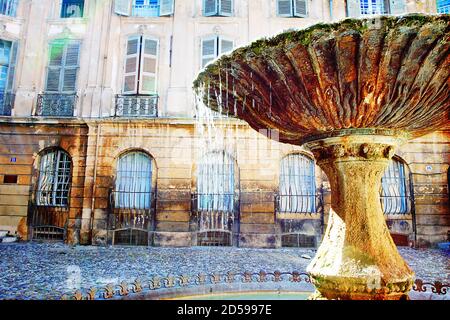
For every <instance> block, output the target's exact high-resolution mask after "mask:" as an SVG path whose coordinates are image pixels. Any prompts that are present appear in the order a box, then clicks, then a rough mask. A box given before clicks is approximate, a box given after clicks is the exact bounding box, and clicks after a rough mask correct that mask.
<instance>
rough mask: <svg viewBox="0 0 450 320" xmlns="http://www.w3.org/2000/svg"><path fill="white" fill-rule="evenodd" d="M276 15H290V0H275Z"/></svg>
mask: <svg viewBox="0 0 450 320" xmlns="http://www.w3.org/2000/svg"><path fill="white" fill-rule="evenodd" d="M277 15H278V16H280V17H292V0H277Z"/></svg>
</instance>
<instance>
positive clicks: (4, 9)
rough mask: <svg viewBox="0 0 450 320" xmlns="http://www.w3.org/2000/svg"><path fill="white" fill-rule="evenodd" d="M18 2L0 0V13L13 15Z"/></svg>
mask: <svg viewBox="0 0 450 320" xmlns="http://www.w3.org/2000/svg"><path fill="white" fill-rule="evenodd" d="M18 2H19V0H0V14H3V15H5V16H11V17H15V16H16V11H17V3H18Z"/></svg>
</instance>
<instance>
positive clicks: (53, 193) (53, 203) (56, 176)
mask: <svg viewBox="0 0 450 320" xmlns="http://www.w3.org/2000/svg"><path fill="white" fill-rule="evenodd" d="M50 154H55V156H54V159H53V163H51V169H50V170H46V169H45V168H44V165H45V162H44V161H46V159H47V157H49V155H50ZM62 157H64V159H61V158H62ZM61 163H63V164H64V163H66V164H68V167H63V168H62V169H61V168H60V166H59V165H60V164H61ZM61 171H62V173H61ZM38 173H39V174H38V177H37V190H36V192H35V199H36V205H37V206H39V207H61V208H68V207H70V198H71V189H72V173H73V160H72V157H71V156H70V154H69V153H68V152H66V151H65V150H63V149H60V148H54V149H47V150H44V151H42V152H41V155H40V156H39V167H38ZM49 173H50V174H51V175H52V179H53V181H52V182H51V184H49V185H50V189H49V190H42V188H43V184H44V183H45V180H46V175H47V176H48V175H49ZM61 176H62V179H63V182H62V183H61V184H63V185H65V186H66V188H63V189H62V190H61V189H60V188H59V184H60V177H61ZM64 178H67V180H64ZM47 179H48V178H47ZM44 191H45V192H48V193H49V194H50V201H43V200H42V192H44ZM58 192H61V193H64V194H65V196H61V197H59V199H60V200H61V201H60V203H57V202H58V201H57V200H58V197H57V193H58ZM64 200H65V201H64Z"/></svg>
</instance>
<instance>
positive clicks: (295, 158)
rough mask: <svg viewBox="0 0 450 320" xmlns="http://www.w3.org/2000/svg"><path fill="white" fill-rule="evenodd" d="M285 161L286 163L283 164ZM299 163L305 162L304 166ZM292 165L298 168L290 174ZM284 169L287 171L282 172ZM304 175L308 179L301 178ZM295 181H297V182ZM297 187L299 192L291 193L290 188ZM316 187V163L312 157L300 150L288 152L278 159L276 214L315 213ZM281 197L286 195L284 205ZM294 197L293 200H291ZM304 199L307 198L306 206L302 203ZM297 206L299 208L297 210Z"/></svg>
mask: <svg viewBox="0 0 450 320" xmlns="http://www.w3.org/2000/svg"><path fill="white" fill-rule="evenodd" d="M286 162H287V164H286V165H285V163H286ZM293 164H294V166H293ZM300 164H305V166H300ZM293 167H295V168H298V172H297V174H294V175H291V168H293ZM286 169H287V170H288V172H287V173H284V170H286ZM306 177H307V178H308V180H309V181H304V180H303V178H306ZM297 182H299V183H298V184H297ZM292 185H294V188H292ZM297 188H299V189H300V190H299V191H300V193H299V192H296V193H293V192H292V190H293V189H297ZM316 188H317V186H316V163H315V161H314V159H313V158H312V157H310V156H309V155H306V154H304V153H301V152H296V153H290V154H288V155H286V156H284V157H283V158H282V159H281V160H280V175H279V187H278V196H279V202H278V206H277V214H278V215H287V216H290V215H292V216H295V215H297V214H315V213H317V203H316V202H317V200H316V196H317V195H316V193H317V190H316ZM304 191H306V194H303V192H304ZM309 193H311V194H309ZM283 197H288V198H287V200H288V201H286V202H285V204H284V205H283ZM294 199H295V201H293V200H294ZM305 199H307V200H306V201H307V203H306V206H305V205H304V201H305ZM293 202H295V203H296V205H295V208H293ZM299 203H300V205H299ZM299 208H300V210H298V209H299ZM293 209H295V210H293Z"/></svg>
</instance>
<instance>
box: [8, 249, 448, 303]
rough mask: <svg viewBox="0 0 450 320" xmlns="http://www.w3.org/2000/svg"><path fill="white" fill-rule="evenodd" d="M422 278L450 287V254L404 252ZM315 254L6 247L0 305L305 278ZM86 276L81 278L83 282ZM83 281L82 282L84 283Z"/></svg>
mask: <svg viewBox="0 0 450 320" xmlns="http://www.w3.org/2000/svg"><path fill="white" fill-rule="evenodd" d="M400 253H401V255H402V256H403V257H404V258H405V259H406V261H407V262H408V263H409V265H410V266H411V267H412V269H413V270H414V271H415V272H416V277H417V278H420V279H423V280H425V281H436V280H439V281H442V282H445V283H449V282H450V253H448V252H447V253H445V252H444V251H440V250H435V249H421V250H416V249H411V248H400ZM314 254H315V251H314V250H310V249H298V248H283V249H242V248H226V247H225V248H224V247H209V248H208V247H192V248H155V247H152V248H146V247H82V246H79V247H70V246H66V245H63V244H35V243H34V244H33V243H24V244H0V299H50V298H60V297H61V295H62V294H64V293H67V292H73V291H74V290H75V289H77V288H80V287H81V288H89V287H92V286H98V287H100V286H104V285H105V284H108V283H119V282H120V281H123V280H124V281H128V282H131V281H133V280H134V279H136V278H150V277H152V276H156V275H158V276H162V277H165V276H168V275H182V274H186V275H197V274H199V273H227V272H229V271H231V272H235V273H237V272H244V271H250V272H259V271H260V270H264V271H267V272H273V271H276V270H279V271H282V272H291V271H299V272H305V270H306V266H307V265H308V264H309V262H310V260H309V259H307V258H303V257H302V255H303V256H304V255H309V256H311V257H313V256H314ZM77 273H81V277H77V276H76V275H77ZM78 279H81V280H78Z"/></svg>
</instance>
